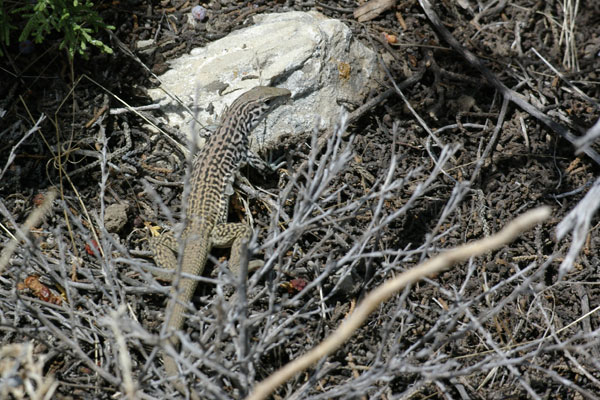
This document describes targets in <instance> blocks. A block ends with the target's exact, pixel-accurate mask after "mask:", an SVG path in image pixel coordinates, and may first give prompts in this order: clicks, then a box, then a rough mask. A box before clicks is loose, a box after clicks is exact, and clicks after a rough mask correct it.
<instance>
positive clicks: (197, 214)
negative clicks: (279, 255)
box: [151, 86, 291, 399]
mask: <svg viewBox="0 0 600 400" xmlns="http://www.w3.org/2000/svg"><path fill="white" fill-rule="evenodd" d="M290 95H291V92H290V91H289V90H287V89H283V88H276V87H267V86H257V87H254V88H253V89H250V90H249V91H247V92H245V93H243V94H242V95H241V96H239V97H238V98H237V99H236V100H234V101H233V103H232V104H231V105H230V106H229V107H228V108H227V110H226V111H225V112H224V113H223V114H222V115H221V120H220V124H219V126H218V128H217V130H216V131H215V133H214V134H212V135H211V136H210V137H209V138H208V139H207V141H206V144H205V145H204V146H203V147H202V149H200V151H199V152H198V154H197V155H196V156H195V158H194V160H193V162H192V168H191V173H190V178H189V184H190V192H189V195H188V197H187V207H186V212H185V217H186V218H185V220H186V226H185V228H184V230H183V232H182V234H181V242H182V243H183V245H182V248H183V253H182V255H181V273H182V274H187V275H194V276H196V275H201V274H202V272H203V271H204V266H205V264H206V261H207V258H208V254H209V252H210V250H211V248H212V247H231V256H230V258H229V268H230V269H231V271H232V273H233V274H234V275H236V276H237V275H238V271H239V264H240V252H241V249H242V243H243V242H244V241H246V240H248V239H249V238H250V237H251V234H252V230H251V228H250V227H249V226H248V225H246V224H243V223H228V222H227V211H228V205H229V195H230V194H231V188H230V187H231V184H232V182H233V179H234V175H235V173H236V172H237V171H238V170H239V168H240V166H241V165H242V164H244V163H246V162H251V161H252V160H256V157H257V156H256V155H254V154H253V153H252V152H250V150H249V145H248V143H249V135H250V133H251V132H252V130H253V129H254V128H255V127H256V126H257V125H258V124H259V123H260V122H261V121H262V120H263V119H264V118H265V117H266V116H267V114H268V113H269V112H270V111H272V110H273V109H275V108H277V107H279V106H280V105H282V104H284V103H285V102H287V101H288V99H289V98H290ZM151 244H152V252H153V257H154V260H155V262H156V263H157V264H158V265H159V266H160V267H162V268H165V269H172V270H176V269H177V265H178V264H177V263H178V261H177V256H176V254H177V252H178V250H179V245H178V242H177V241H176V239H175V237H174V236H173V234H172V233H167V234H162V235H160V236H159V237H158V238H155V239H154V240H153V241H152V242H151ZM197 284H198V281H197V280H195V279H190V278H186V277H181V279H180V280H179V285H177V287H175V285H174V286H172V287H171V289H170V295H169V300H168V303H167V308H166V310H172V312H171V315H170V318H168V319H167V320H166V321H165V323H164V324H166V331H167V333H168V334H169V335H170V336H169V338H168V341H169V343H170V344H171V345H172V346H173V348H175V349H177V347H178V345H179V340H178V338H177V336H176V335H175V334H174V331H176V330H179V329H181V328H182V327H183V323H184V321H185V316H184V312H185V310H186V308H187V307H188V304H189V303H190V301H191V298H192V295H193V293H194V291H195V289H196V286H197ZM162 357H163V363H164V366H165V370H166V374H167V377H168V379H169V380H171V381H172V382H173V385H174V386H175V388H176V389H177V390H178V391H179V392H180V393H182V394H183V395H185V393H186V385H185V384H184V383H183V381H182V380H181V379H180V377H179V372H178V368H177V363H176V362H175V359H174V358H173V357H171V356H170V355H169V354H167V352H166V351H163V354H162ZM191 397H192V399H197V398H198V396H197V394H195V393H194V392H193V391H192V392H191Z"/></svg>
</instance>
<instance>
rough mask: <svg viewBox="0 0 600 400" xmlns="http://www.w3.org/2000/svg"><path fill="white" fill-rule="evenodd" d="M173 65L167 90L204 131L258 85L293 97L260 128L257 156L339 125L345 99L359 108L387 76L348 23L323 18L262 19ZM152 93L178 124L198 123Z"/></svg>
mask: <svg viewBox="0 0 600 400" xmlns="http://www.w3.org/2000/svg"><path fill="white" fill-rule="evenodd" d="M170 65H171V67H172V69H171V70H169V71H167V72H166V73H165V74H164V75H162V76H161V77H160V79H161V82H162V85H161V86H162V89H165V90H166V91H168V92H170V93H172V94H175V95H176V96H177V97H179V98H180V99H181V100H182V101H183V102H184V104H186V105H187V106H188V107H189V108H190V109H192V110H196V111H197V112H198V115H197V116H196V118H197V120H198V121H199V122H200V124H202V126H204V128H210V127H211V126H212V128H214V127H215V126H216V124H217V123H218V121H219V116H220V115H221V113H222V112H223V109H224V108H225V105H226V104H230V103H231V102H232V101H233V100H235V98H237V97H238V96H239V95H240V94H242V93H243V92H244V91H246V90H248V89H250V88H252V87H254V86H258V85H265V86H278V87H285V88H288V89H290V90H291V91H292V100H291V101H290V102H289V104H287V105H284V106H281V107H279V108H278V109H276V110H275V111H274V112H272V113H271V114H270V115H269V117H268V119H267V122H266V124H267V126H266V130H265V129H263V128H261V127H259V128H257V129H256V130H255V134H254V136H256V137H255V140H254V141H253V142H252V148H253V150H254V151H260V150H264V149H269V148H272V147H273V146H274V145H276V144H277V143H278V142H279V141H280V139H279V138H280V136H281V135H290V134H301V133H310V132H311V131H312V130H313V129H314V128H315V127H318V128H319V129H325V128H328V127H330V126H333V125H334V124H335V123H336V122H337V121H338V120H339V116H340V113H341V111H342V104H344V102H345V101H350V102H352V103H354V104H355V105H360V104H361V103H362V100H363V98H364V96H365V95H366V94H367V92H368V90H369V89H370V87H372V86H375V83H374V78H378V79H381V78H382V73H381V71H380V69H379V67H378V65H377V61H376V55H375V53H374V52H373V51H371V50H370V49H368V48H366V47H365V46H363V45H362V44H361V43H359V42H358V40H356V39H355V38H354V37H353V35H352V32H351V31H350V29H349V28H348V27H347V26H346V25H344V24H343V23H342V22H340V21H339V20H334V19H329V18H326V17H325V16H323V15H322V14H320V13H317V12H309V13H304V12H289V13H284V14H263V15H258V16H256V17H255V25H253V26H251V27H248V28H244V29H241V30H239V31H235V32H233V33H231V34H230V35H228V36H227V37H224V38H222V39H220V40H218V41H215V42H213V43H210V44H209V45H207V46H206V47H203V48H196V49H194V50H192V51H191V53H190V54H189V55H184V56H182V57H180V58H178V59H176V60H173V61H171V62H170ZM149 92H150V95H151V96H152V97H153V98H154V100H155V101H160V102H161V105H162V106H163V107H162V109H163V110H164V111H165V112H166V113H167V115H168V118H169V123H170V124H171V125H172V126H175V127H178V128H179V129H181V130H182V131H184V132H186V133H188V134H190V133H191V132H192V128H191V127H192V126H193V125H192V120H193V119H192V116H191V115H190V113H189V112H188V111H186V110H185V108H184V107H182V106H181V105H179V104H177V103H176V102H174V101H172V100H171V99H170V98H169V97H168V96H166V95H165V93H164V92H163V91H162V90H160V89H152V90H150V91H149ZM194 100H196V105H195V106H194ZM338 100H341V102H340V103H339V104H338ZM211 104H212V106H213V107H214V110H213V112H212V113H209V110H211ZM195 129H198V125H197V124H196V128H195ZM200 129H202V128H200ZM265 132H266V133H267V134H268V135H269V136H268V137H265V136H264V133H265ZM191 137H193V138H197V137H198V135H197V134H195V133H194V134H192V136H191ZM199 145H202V143H201V141H200V142H199Z"/></svg>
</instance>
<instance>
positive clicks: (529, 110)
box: [419, 0, 600, 165]
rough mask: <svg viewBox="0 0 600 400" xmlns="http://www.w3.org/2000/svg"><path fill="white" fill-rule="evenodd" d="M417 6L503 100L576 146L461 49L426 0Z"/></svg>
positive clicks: (558, 126)
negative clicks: (514, 105)
mask: <svg viewBox="0 0 600 400" xmlns="http://www.w3.org/2000/svg"><path fill="white" fill-rule="evenodd" d="M419 4H421V7H423V10H424V11H425V14H426V15H427V18H429V21H431V23H432V24H433V26H434V27H435V29H436V30H437V32H438V33H439V34H440V35H441V36H442V38H443V39H444V40H445V41H446V42H448V44H449V45H450V46H452V48H453V49H454V50H456V51H457V52H458V53H460V55H461V56H463V58H464V59H465V60H467V62H468V63H469V64H471V65H472V66H473V67H475V68H477V69H478V70H479V72H481V74H482V75H483V76H484V77H485V79H486V80H487V81H488V82H489V83H490V84H491V85H492V86H494V87H495V88H496V90H498V91H499V92H500V93H501V94H502V96H504V97H505V98H508V99H509V100H510V101H512V102H513V103H515V104H516V105H517V106H519V107H520V108H521V109H523V110H524V111H525V112H527V113H528V114H529V115H531V116H532V117H534V118H536V119H537V120H538V121H540V122H541V123H543V124H544V125H546V126H547V127H548V128H550V129H552V130H553V131H554V132H555V133H556V134H558V135H559V136H560V137H562V138H563V139H566V140H567V141H568V142H569V143H571V144H572V145H573V146H576V141H577V137H576V136H575V135H573V134H572V133H571V132H570V131H569V130H568V129H567V128H565V127H564V126H562V125H561V124H559V123H557V122H555V121H554V120H552V119H551V118H550V117H548V116H547V115H546V114H544V113H543V112H541V111H540V110H538V109H537V108H535V107H534V106H533V105H531V104H529V103H528V102H527V101H526V100H525V99H524V98H523V97H522V96H521V95H519V94H518V93H517V92H515V91H514V90H511V89H509V88H508V87H506V85H504V83H502V81H500V79H498V77H497V76H496V75H494V74H493V73H492V71H490V70H489V69H488V68H487V67H486V66H485V65H483V63H482V62H481V60H480V59H479V58H477V56H475V54H473V53H471V52H470V51H469V50H467V49H465V48H464V47H462V46H461V45H460V43H458V41H457V40H456V39H455V38H454V36H452V34H451V33H450V32H449V31H448V29H446V27H444V25H443V24H442V22H441V21H440V19H439V18H438V16H437V14H436V13H435V12H434V11H433V8H431V4H430V3H429V1H428V0H419ZM582 151H583V152H584V153H585V154H587V156H588V157H590V158H591V159H592V160H594V161H595V162H596V164H599V165H600V155H599V154H598V153H596V151H594V150H593V149H592V148H590V147H585V148H583V149H582Z"/></svg>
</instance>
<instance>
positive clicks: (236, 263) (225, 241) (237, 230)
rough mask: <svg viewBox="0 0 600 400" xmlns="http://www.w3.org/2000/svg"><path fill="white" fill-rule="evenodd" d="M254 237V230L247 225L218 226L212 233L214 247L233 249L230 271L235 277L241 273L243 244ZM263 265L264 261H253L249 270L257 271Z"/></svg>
mask: <svg viewBox="0 0 600 400" xmlns="http://www.w3.org/2000/svg"><path fill="white" fill-rule="evenodd" d="M251 236H252V230H251V229H250V227H249V226H248V225H246V224H242V223H226V224H219V225H216V226H215V227H214V229H213V231H212V235H211V239H212V240H211V241H212V245H213V246H214V247H221V248H223V247H231V256H230V257H229V269H230V270H231V272H233V274H234V275H235V276H239V273H240V258H241V252H242V243H243V242H244V241H248V240H249V239H250V237H251ZM262 265H263V262H262V261H259V260H253V261H251V262H250V263H249V266H248V269H249V270H251V271H252V270H256V269H258V268H260V267H261V266H262Z"/></svg>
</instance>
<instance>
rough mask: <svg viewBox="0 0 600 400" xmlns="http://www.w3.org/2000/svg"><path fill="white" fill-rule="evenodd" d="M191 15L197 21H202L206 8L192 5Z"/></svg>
mask: <svg viewBox="0 0 600 400" xmlns="http://www.w3.org/2000/svg"><path fill="white" fill-rule="evenodd" d="M192 16H193V17H194V19H196V20H197V21H203V20H204V18H206V8H204V7H202V6H194V7H193V8H192Z"/></svg>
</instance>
